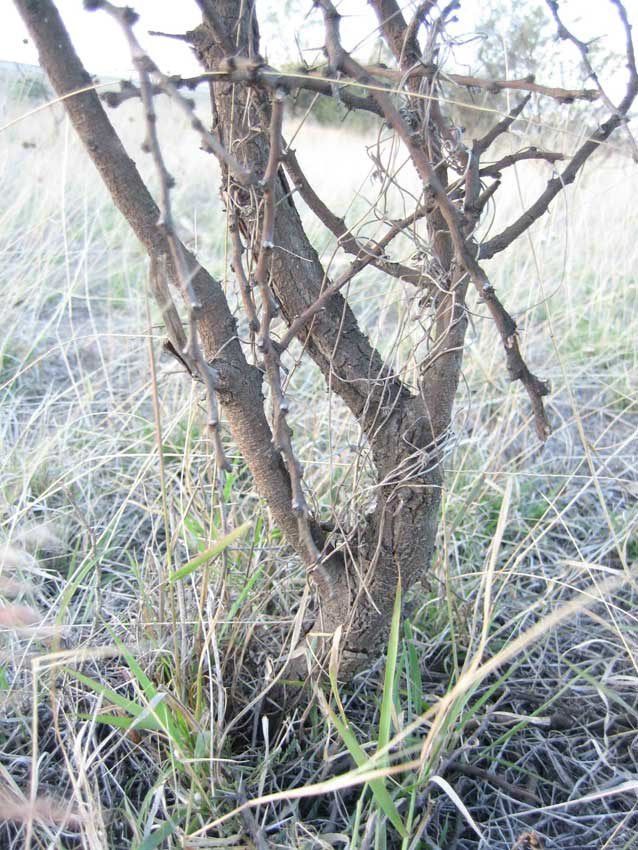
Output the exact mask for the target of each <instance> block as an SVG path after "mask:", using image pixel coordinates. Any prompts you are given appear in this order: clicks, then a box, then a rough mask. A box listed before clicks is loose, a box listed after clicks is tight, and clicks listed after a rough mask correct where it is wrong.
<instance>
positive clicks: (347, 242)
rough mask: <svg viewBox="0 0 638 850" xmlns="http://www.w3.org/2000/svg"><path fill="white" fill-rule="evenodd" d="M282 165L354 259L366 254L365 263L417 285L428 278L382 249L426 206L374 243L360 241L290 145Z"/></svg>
mask: <svg viewBox="0 0 638 850" xmlns="http://www.w3.org/2000/svg"><path fill="white" fill-rule="evenodd" d="M284 167H285V168H286V171H287V172H288V174H289V175H290V177H291V178H292V180H293V183H294V185H295V189H296V190H297V191H298V192H299V194H300V195H301V197H302V198H303V199H304V201H305V202H306V204H308V206H309V207H310V209H311V210H312V211H313V213H314V214H315V215H316V216H317V218H318V219H319V221H321V223H322V224H323V225H325V227H327V228H328V230H329V231H330V232H331V233H332V234H333V235H334V236H336V237H337V240H338V241H339V245H340V246H341V248H343V250H344V251H345V252H346V253H347V254H353V255H354V256H355V257H357V259H360V258H362V256H364V257H366V258H367V262H366V265H371V266H374V268H377V269H379V270H380V271H382V272H385V274H388V275H390V276H391V277H396V278H398V279H399V280H403V281H405V282H406V283H412V284H414V285H416V286H423V285H424V283H425V282H426V280H427V278H426V277H425V276H424V274H423V272H422V271H420V270H418V269H413V268H410V267H409V266H406V265H404V264H403V263H399V262H395V261H393V260H389V259H387V257H385V249H386V248H387V247H388V245H389V244H390V242H391V241H392V240H393V239H395V238H396V237H397V236H398V235H399V234H400V233H402V232H404V231H405V230H406V229H407V228H408V227H411V226H413V225H414V224H415V223H416V222H417V221H418V220H419V219H420V218H423V216H425V215H426V213H427V209H428V208H427V207H426V206H421V207H419V208H418V209H417V210H415V212H413V213H412V214H411V215H409V216H406V217H405V218H404V219H402V220H401V221H397V222H394V223H393V224H392V226H391V228H390V230H389V232H388V233H387V234H386V235H385V236H384V237H383V239H381V240H380V241H379V242H376V243H374V244H371V243H368V244H362V243H361V242H360V241H359V240H358V239H357V238H356V236H355V235H354V234H353V233H352V232H351V231H350V230H349V229H348V227H347V226H346V223H345V221H344V219H343V218H341V217H340V216H338V215H336V214H335V213H333V212H332V210H330V209H329V208H328V207H327V206H326V204H325V203H324V202H323V201H322V200H321V198H320V197H319V196H318V195H317V193H316V192H315V190H314V189H313V188H312V186H311V185H310V182H309V181H308V179H307V178H306V176H305V174H304V173H303V171H302V170H301V166H300V165H299V162H298V160H297V157H296V155H295V152H294V151H293V150H291V149H290V148H289V149H288V150H287V151H286V154H285V157H284ZM361 268H363V266H361ZM343 285H345V282H344V284H342V286H343ZM338 288H341V287H338ZM335 291H337V290H335Z"/></svg>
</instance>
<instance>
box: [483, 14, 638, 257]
mask: <svg viewBox="0 0 638 850" xmlns="http://www.w3.org/2000/svg"><path fill="white" fill-rule="evenodd" d="M609 2H610V3H611V4H612V5H613V6H615V7H616V9H617V11H618V15H619V17H620V20H621V23H622V26H623V29H624V32H625V55H626V59H627V62H626V66H627V70H628V72H629V75H628V79H627V87H626V89H625V94H624V96H623V98H622V100H621V102H620V103H619V105H618V107H615V108H613V111H612V114H611V115H610V116H609V117H608V118H607V120H606V121H604V122H603V123H602V124H600V125H599V126H598V127H597V129H596V130H594V132H593V133H591V135H590V136H589V137H588V138H587V139H586V141H585V142H583V144H582V145H581V146H580V147H579V148H578V150H577V151H576V153H575V154H574V155H573V156H572V158H571V159H570V161H569V162H568V164H567V166H566V167H565V168H564V170H563V171H562V172H561V173H560V174H559V175H558V176H556V177H552V178H551V180H549V181H548V183H547V185H546V187H545V189H544V191H543V192H541V194H540V195H539V196H538V198H537V199H536V201H534V203H533V204H532V205H531V206H530V207H528V209H527V210H526V211H525V212H524V213H522V214H521V215H520V216H519V217H518V219H516V221H515V222H513V223H512V224H511V225H509V227H506V228H505V230H503V231H502V232H501V233H498V234H497V235H496V236H493V237H492V238H491V239H488V241H487V242H484V243H483V244H482V245H481V248H480V253H479V258H480V259H489V258H490V257H493V256H494V255H495V254H498V253H499V252H500V251H504V250H505V248H507V247H508V246H509V245H511V244H512V242H514V241H516V239H518V237H519V236H521V235H522V234H523V233H525V231H526V230H528V229H529V228H530V227H531V226H532V224H534V222H535V221H538V219H539V218H540V217H541V216H542V215H544V213H546V212H547V210H548V209H549V205H550V204H551V202H552V201H553V200H554V198H555V197H556V196H557V195H558V194H559V193H560V192H561V191H562V190H563V189H564V188H565V187H566V186H569V185H570V184H571V183H573V182H574V180H575V179H576V175H577V174H578V172H579V171H580V170H581V168H582V167H583V165H584V164H585V162H586V161H587V160H588V159H589V157H590V156H591V155H592V154H593V153H594V151H596V150H597V149H598V148H599V147H600V145H602V144H603V143H604V142H606V141H607V139H608V138H609V137H610V136H611V134H612V133H613V132H614V130H616V129H617V128H618V127H620V126H622V125H624V124H626V121H627V114H628V112H629V110H630V109H631V107H632V106H633V104H634V102H635V100H636V97H637V96H638V68H637V67H636V54H635V52H634V45H633V40H632V37H631V25H630V23H629V20H628V19H627V13H626V11H625V7H624V6H623V4H622V3H621V2H620V0H609Z"/></svg>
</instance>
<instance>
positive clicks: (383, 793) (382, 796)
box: [327, 705, 407, 838]
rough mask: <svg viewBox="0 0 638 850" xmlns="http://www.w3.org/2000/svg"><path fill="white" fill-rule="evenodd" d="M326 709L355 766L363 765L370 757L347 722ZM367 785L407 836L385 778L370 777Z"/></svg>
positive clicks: (386, 813) (404, 836)
mask: <svg viewBox="0 0 638 850" xmlns="http://www.w3.org/2000/svg"><path fill="white" fill-rule="evenodd" d="M327 709H328V715H329V717H330V720H331V721H332V723H333V724H334V726H335V729H336V730H337V732H338V733H339V735H340V736H341V738H342V740H343V743H344V744H345V745H346V747H347V748H348V751H349V753H350V755H351V756H352V758H353V759H354V760H355V762H356V765H357V767H365V766H366V765H367V764H368V763H369V761H370V759H369V758H368V756H367V755H366V754H365V752H364V750H363V749H362V748H361V746H360V745H359V742H358V741H357V739H356V738H355V736H354V733H353V731H352V729H350V726H349V725H348V722H347V721H345V722H344V721H342V720H341V719H340V718H338V717H337V715H336V714H335V713H334V711H333V710H332V709H331V708H330V706H329V705H328V706H327ZM369 785H370V789H371V791H372V793H373V794H374V797H375V799H376V801H377V803H378V804H379V806H380V807H381V809H382V810H383V812H384V813H385V815H386V816H387V818H388V820H389V821H390V823H391V824H392V825H393V826H394V828H395V829H396V831H397V832H398V833H399V835H400V836H401V837H402V838H407V832H406V829H405V826H404V824H403V821H402V820H401V815H400V814H399V811H398V809H397V807H396V806H395V804H394V800H393V799H392V797H391V796H390V793H389V791H388V789H387V788H386V786H385V779H383V778H379V779H371V780H370V782H369Z"/></svg>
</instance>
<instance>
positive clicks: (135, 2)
mask: <svg viewBox="0 0 638 850" xmlns="http://www.w3.org/2000/svg"><path fill="white" fill-rule="evenodd" d="M524 2H525V0H503V3H504V6H505V7H507V6H508V4H509V5H519V6H520V4H521V3H524ZM528 2H533V0H528ZM337 3H338V6H339V10H340V12H341V13H342V14H343V16H344V17H343V21H342V36H343V41H344V45H345V46H346V47H348V48H351V47H353V46H354V45H355V44H357V43H358V42H360V41H361V40H362V38H366V37H367V40H368V43H370V44H372V39H373V38H374V29H375V18H374V15H373V13H372V10H371V9H370V7H369V5H368V3H367V2H365V0H337ZM129 4H130V5H132V6H133V8H134V9H135V10H136V11H137V12H138V13H139V15H140V23H139V24H138V25H137V27H136V34H137V36H138V38H139V40H140V42H141V43H142V45H143V46H144V47H145V48H146V49H147V50H148V51H149V52H150V54H151V56H152V57H153V59H154V60H155V61H156V62H157V64H158V65H159V66H160V67H161V68H162V70H163V71H165V72H166V73H169V74H174V73H179V74H183V75H189V74H196V73H198V72H199V70H200V69H199V66H198V64H197V62H196V60H195V59H194V57H193V56H192V54H191V51H190V48H189V47H188V45H186V44H184V43H183V42H179V41H175V40H171V39H166V38H159V37H152V36H149V35H148V34H147V31H148V30H160V31H164V32H173V33H182V32H184V31H186V30H188V29H191V28H193V27H195V26H196V25H197V24H198V23H199V21H200V20H201V15H200V12H199V8H198V6H197V4H196V2H195V0H129ZM400 4H401V6H403V7H412V6H413V5H414V0H400ZM56 5H57V6H58V9H59V10H60V13H61V15H62V17H63V19H64V21H65V23H66V26H67V28H68V29H69V32H70V34H71V37H72V40H73V42H74V44H75V45H76V49H77V50H78V53H79V54H80V56H81V58H82V60H83V61H84V63H85V65H86V67H87V70H88V71H89V72H90V73H94V74H103V75H109V76H126V77H131V76H133V68H132V63H131V60H130V56H129V53H128V49H127V47H126V44H125V42H124V38H123V36H122V33H121V31H120V30H119V28H118V26H117V24H116V23H115V21H113V20H112V19H111V18H110V17H109V15H108V14H106V13H105V12H100V11H97V12H86V11H85V10H84V8H83V4H82V0H57V4H56ZM483 5H484V0H463V2H462V7H461V8H462V10H463V12H464V20H466V21H467V22H468V24H467V26H468V30H469V29H471V27H472V22H473V19H475V18H476V15H477V13H478V11H479V10H480V8H481V7H482V6H483ZM625 5H626V6H627V8H628V11H629V12H630V15H631V16H632V17H633V20H634V23H635V28H634V32H637V31H638V3H637V2H636V0H627V2H626V4H625ZM311 7H312V3H311V0H297V2H295V3H292V8H293V9H294V14H291V13H290V8H291V4H290V2H285V0H258V2H257V10H258V13H259V18H260V28H261V33H262V52H267V53H268V59H269V61H271V62H272V63H273V64H277V63H280V62H282V61H286V59H288V60H289V61H290V60H293V61H294V59H295V58H297V57H298V56H299V53H298V50H297V47H296V45H295V32H296V31H298V30H299V29H303V32H304V43H305V46H307V47H313V48H317V50H313V51H312V52H311V53H310V54H307V56H309V57H310V59H309V61H316V60H317V59H319V58H320V53H319V50H318V48H320V46H321V42H322V41H323V34H322V26H321V23H320V19H319V14H318V12H316V11H315V12H314V13H311V14H310V15H309V16H308V15H307V12H308V11H309V10H311ZM561 10H562V11H563V10H564V11H563V14H564V16H565V19H566V22H567V23H568V24H569V25H570V26H571V25H574V26H575V31H576V32H578V34H579V36H580V37H581V38H583V39H585V40H588V39H591V38H601V39H602V40H603V41H604V43H606V44H607V45H608V46H609V47H611V48H612V49H615V50H617V51H620V50H621V49H622V34H621V32H620V27H619V25H618V19H617V15H616V13H615V11H614V9H613V6H612V5H611V3H610V2H609V0H563V2H562V3H561ZM0 20H1V21H2V23H1V25H0V60H9V61H17V62H22V63H27V64H37V61H38V60H37V52H36V50H35V48H34V47H33V45H32V44H31V41H30V39H29V36H28V33H27V31H26V29H25V27H24V25H23V23H22V20H21V18H20V16H19V14H18V12H17V10H16V8H15V6H14V4H13V2H12V0H0ZM572 50H573V48H572ZM544 70H545V69H542V68H541V69H539V73H538V78H539V81H540V80H541V78H542V77H543V71H544ZM550 71H551V69H546V72H547V73H549V72H550ZM623 76H624V75H623ZM622 82H623V81H622V80H621V79H618V80H614V81H611V82H610V85H611V87H612V90H610V91H609V93H610V95H612V96H614V95H616V96H620V95H621V93H622V89H623V85H622Z"/></svg>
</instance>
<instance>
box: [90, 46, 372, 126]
mask: <svg viewBox="0 0 638 850" xmlns="http://www.w3.org/2000/svg"><path fill="white" fill-rule="evenodd" d="M167 80H168V81H169V82H170V83H171V85H173V86H174V87H175V88H187V89H190V90H193V89H195V88H197V86H200V85H202V83H206V84H211V83H212V84H215V83H229V82H232V83H249V84H250V85H255V86H259V87H261V88H265V89H267V90H270V91H271V92H274V91H275V90H276V89H278V88H283V89H285V90H286V91H289V92H294V91H297V90H301V89H303V90H305V91H309V92H313V93H315V94H320V95H323V96H325V97H330V98H333V97H334V95H335V89H336V91H337V92H338V95H339V100H340V101H341V102H342V103H343V105H344V106H345V107H346V108H347V109H352V110H361V111H364V112H370V113H372V114H374V115H379V116H381V110H380V109H379V106H378V105H377V104H376V103H375V101H374V100H373V99H372V98H371V97H369V96H362V95H358V94H355V93H354V92H352V91H351V89H352V88H353V83H352V82H350V81H346V82H344V83H343V84H339V83H335V82H334V81H333V80H326V79H324V77H323V76H322V75H321V74H318V73H316V72H312V71H308V69H306V68H300V69H299V71H298V72H296V73H293V72H286V73H285V72H281V71H278V70H276V69H275V68H271V67H270V66H269V65H266V64H265V63H264V62H263V61H261V60H257V59H252V58H249V57H245V56H228V57H226V58H225V59H224V60H223V62H221V63H220V65H219V68H217V69H215V70H212V71H207V72H205V73H204V74H198V75H196V76H194V77H180V76H170V77H167ZM153 93H154V94H163V93H166V88H165V87H163V86H160V85H157V86H156V87H155V88H154V90H153ZM139 97H140V91H139V89H138V88H137V86H135V85H133V84H132V83H130V82H129V81H127V80H123V81H122V82H121V83H120V91H109V92H105V93H104V94H103V95H102V99H103V100H104V101H105V103H107V104H108V105H109V106H111V107H117V106H119V105H120V104H121V103H124V102H125V101H127V100H130V99H131V98H139Z"/></svg>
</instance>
